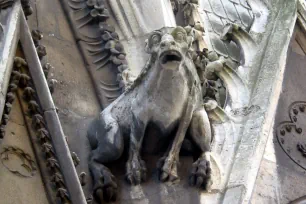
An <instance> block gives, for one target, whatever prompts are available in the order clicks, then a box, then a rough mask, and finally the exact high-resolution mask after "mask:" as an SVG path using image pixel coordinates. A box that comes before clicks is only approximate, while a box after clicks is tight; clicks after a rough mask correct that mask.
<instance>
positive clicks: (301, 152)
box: [276, 102, 306, 170]
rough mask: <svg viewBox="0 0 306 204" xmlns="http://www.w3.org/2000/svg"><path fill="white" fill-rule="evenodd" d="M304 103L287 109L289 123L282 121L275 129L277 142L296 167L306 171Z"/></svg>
mask: <svg viewBox="0 0 306 204" xmlns="http://www.w3.org/2000/svg"><path fill="white" fill-rule="evenodd" d="M305 108H306V102H295V103H293V104H292V105H291V106H290V107H289V117H290V120H291V121H284V122H282V123H281V124H280V125H279V126H278V127H277V128H276V135H277V141H278V142H279V144H280V146H281V147H282V149H283V150H284V151H285V153H286V154H287V155H288V157H289V158H290V159H292V160H293V161H294V162H295V163H296V164H297V165H299V166H300V167H302V168H303V169H305V170H306V148H305V147H306V143H305V138H306V135H305V133H306V131H305V130H304V129H305V127H304V126H305V124H306V123H305V122H306V113H305Z"/></svg>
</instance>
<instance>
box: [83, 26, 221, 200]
mask: <svg viewBox="0 0 306 204" xmlns="http://www.w3.org/2000/svg"><path fill="white" fill-rule="evenodd" d="M191 43H192V42H191ZM191 43H190V42H189V41H188V36H187V32H186V31H185V29H183V28H182V27H177V28H163V29H161V30H157V31H154V32H153V33H152V34H151V35H150V36H149V38H148V41H147V46H146V51H147V52H148V53H150V54H151V57H150V59H149V61H148V62H147V64H146V66H145V67H144V68H143V70H142V72H141V74H140V75H139V76H138V78H137V79H136V80H135V81H134V83H133V85H132V86H131V87H129V89H127V90H126V91H125V92H124V93H123V94H122V95H121V96H120V97H119V98H118V99H117V100H116V101H114V102H113V103H112V104H110V105H109V106H108V107H107V108H106V109H105V110H104V111H103V112H102V113H101V114H100V116H99V118H98V119H96V120H95V121H94V122H93V123H92V124H91V126H90V128H89V130H88V139H89V142H90V144H91V147H92V148H93V151H92V154H91V157H90V161H89V167H90V170H91V172H92V176H93V179H94V183H95V190H94V196H95V197H96V199H97V200H102V199H104V200H107V201H110V200H115V199H116V195H117V184H116V183H115V181H114V177H113V175H112V174H111V172H110V171H109V170H108V169H107V167H105V166H104V165H103V164H105V163H106V162H110V161H114V160H117V159H118V158H119V157H121V154H122V152H123V148H124V147H125V146H127V147H128V148H129V159H128V161H127V163H126V178H127V181H128V182H129V183H131V184H134V185H135V184H139V183H141V182H142V181H144V180H146V177H147V175H146V165H145V163H144V161H143V160H142V159H141V157H140V149H141V146H142V141H143V137H144V134H145V130H146V128H147V126H148V124H150V123H153V124H155V125H157V126H158V127H159V129H160V130H161V132H160V135H161V136H162V137H163V138H167V139H166V145H167V146H169V151H168V152H167V153H166V154H165V156H164V157H163V158H161V159H160V161H159V163H158V168H159V179H160V180H161V181H162V182H165V181H171V182H173V181H175V180H177V179H178V173H177V163H178V162H179V153H180V149H181V145H182V143H183V141H184V139H185V134H186V132H187V129H188V128H189V131H190V132H189V133H190V136H191V138H190V139H191V140H192V141H193V142H194V143H195V144H196V147H197V148H199V152H197V154H198V160H197V161H196V162H195V163H194V164H193V167H192V170H191V175H190V184H191V185H194V186H197V187H200V188H209V187H210V185H211V178H210V177H211V169H210V143H211V127H210V122H209V120H208V116H207V113H206V110H205V109H204V106H203V105H204V100H203V91H202V87H201V81H200V78H199V76H198V73H197V70H196V67H195V65H194V64H193V61H192V58H191V56H190V53H189V52H190V49H189V48H190V44H191ZM204 92H205V91H204ZM206 106H207V109H213V108H214V107H210V105H209V103H207V104H206ZM154 107H158V108H154ZM215 107H216V106H215ZM176 127H177V128H178V129H177V132H176V134H175V137H174V140H173V143H172V144H171V143H169V141H170V140H171V139H170V133H171V132H173V131H174V130H176ZM124 138H129V139H128V140H129V141H130V143H129V144H127V143H125V142H124V141H126V139H124ZM194 153H195V154H196V152H194ZM101 178H104V179H103V180H104V182H103V181H102V180H101ZM103 192H104V194H103ZM105 192H106V193H105Z"/></svg>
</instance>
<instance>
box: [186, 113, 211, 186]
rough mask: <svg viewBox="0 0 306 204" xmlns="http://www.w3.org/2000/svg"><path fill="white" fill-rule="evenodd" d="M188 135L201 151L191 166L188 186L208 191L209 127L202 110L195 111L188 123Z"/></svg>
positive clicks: (209, 175) (209, 177)
mask: <svg viewBox="0 0 306 204" xmlns="http://www.w3.org/2000/svg"><path fill="white" fill-rule="evenodd" d="M189 131H190V135H191V137H192V139H193V141H194V143H195V144H196V145H197V146H198V147H199V149H200V150H201V155H200V157H199V158H198V159H197V161H196V162H194V163H193V165H192V170H191V175H190V180H189V181H190V185H192V186H196V187H198V188H204V189H208V188H210V186H211V185H212V180H211V168H210V149H211V138H212V136H211V126H210V122H209V119H208V115H207V113H206V110H205V109H204V108H201V109H199V110H196V111H195V112H194V114H193V117H192V120H191V123H190V128H189Z"/></svg>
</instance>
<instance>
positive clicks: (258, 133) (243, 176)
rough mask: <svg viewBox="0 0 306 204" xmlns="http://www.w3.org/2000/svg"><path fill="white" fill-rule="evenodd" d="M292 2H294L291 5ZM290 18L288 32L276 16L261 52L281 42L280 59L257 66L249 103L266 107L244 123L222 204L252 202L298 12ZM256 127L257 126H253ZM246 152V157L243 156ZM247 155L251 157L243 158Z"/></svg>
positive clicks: (272, 48)
mask: <svg viewBox="0 0 306 204" xmlns="http://www.w3.org/2000/svg"><path fill="white" fill-rule="evenodd" d="M295 2H296V1H295ZM295 2H294V1H293V4H294V3H295ZM283 4H284V3H283ZM292 6H294V5H292ZM280 9H284V5H282V6H281V7H280ZM280 11H281V10H280ZM291 15H292V16H290V17H292V19H290V20H292V22H291V25H290V26H291V27H288V28H283V27H278V26H281V25H280V23H279V22H280V21H281V20H282V19H279V16H277V18H276V21H275V22H274V25H273V27H274V28H273V31H272V33H271V36H270V39H269V41H267V43H269V44H270V46H269V47H267V49H266V50H265V51H264V53H265V54H264V55H263V57H264V56H265V55H266V54H267V53H268V52H273V51H275V50H274V49H276V48H275V47H277V46H275V45H276V43H277V42H278V41H277V39H280V38H281V39H284V42H283V44H282V49H281V51H280V56H279V57H278V58H273V59H266V58H264V59H263V60H262V62H261V65H260V67H261V68H260V73H259V75H258V78H257V82H256V86H255V87H254V90H256V91H255V95H254V96H253V100H252V101H251V103H252V104H253V103H255V104H256V101H258V100H264V101H267V105H265V107H263V109H264V110H265V111H264V112H262V114H263V115H262V117H259V116H257V117H256V116H255V115H254V117H249V119H248V121H246V123H245V125H244V127H245V128H244V129H243V131H242V134H243V136H242V140H241V143H240V145H239V148H238V150H237V153H236V157H235V160H234V164H233V168H232V170H231V175H230V178H229V181H228V186H227V189H226V192H225V195H224V198H223V202H222V203H226V204H227V203H231V204H236V203H237V204H238V203H250V201H251V198H252V192H253V188H254V186H255V182H256V178H257V173H258V171H259V167H260V164H261V160H262V158H263V154H264V150H265V147H266V143H267V138H268V135H269V134H268V133H269V132H270V130H271V128H273V124H274V117H275V112H276V107H277V104H278V100H279V96H280V93H281V90H282V82H283V77H284V70H285V65H286V58H287V50H288V47H289V43H290V39H291V36H292V34H293V28H294V25H295V22H296V21H295V19H296V18H297V12H295V13H292V14H291ZM271 67H273V69H272V70H273V71H272V72H265V71H263V70H265V69H268V68H271ZM267 75H269V76H267ZM266 83H268V84H271V86H270V87H265V89H270V90H271V91H270V93H269V94H268V95H262V94H261V93H262V92H263V93H265V91H264V90H262V86H263V85H264V84H266ZM253 93H254V92H253ZM259 95H260V97H259ZM256 98H257V99H256ZM259 98H260V99H259ZM256 124H258V125H259V126H256ZM252 134H253V138H249V137H250V136H252ZM254 134H255V135H254ZM254 136H255V137H254ZM254 138H255V139H254ZM250 140H252V141H250ZM250 143H252V146H250ZM246 152H248V153H247V154H245V153H246ZM246 155H248V156H250V157H248V158H246Z"/></svg>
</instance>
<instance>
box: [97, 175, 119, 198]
mask: <svg viewBox="0 0 306 204" xmlns="http://www.w3.org/2000/svg"><path fill="white" fill-rule="evenodd" d="M117 189H118V186H117V184H116V182H115V177H114V175H112V173H111V172H110V171H109V170H108V169H105V170H102V175H101V177H100V179H99V181H97V182H96V183H95V186H94V196H95V198H96V200H97V201H99V203H103V201H106V202H114V201H116V199H117Z"/></svg>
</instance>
